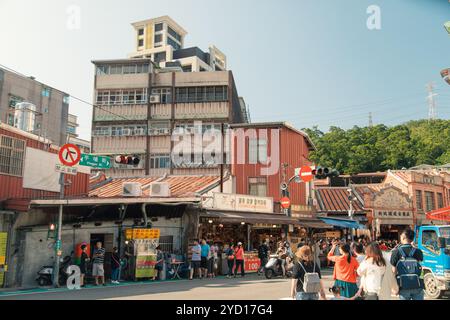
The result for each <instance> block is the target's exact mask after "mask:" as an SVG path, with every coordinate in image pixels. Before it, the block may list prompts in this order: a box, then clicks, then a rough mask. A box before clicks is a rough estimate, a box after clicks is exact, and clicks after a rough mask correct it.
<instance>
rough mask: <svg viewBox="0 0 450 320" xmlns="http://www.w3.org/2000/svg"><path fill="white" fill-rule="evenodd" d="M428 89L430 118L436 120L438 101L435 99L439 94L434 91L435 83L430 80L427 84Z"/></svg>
mask: <svg viewBox="0 0 450 320" xmlns="http://www.w3.org/2000/svg"><path fill="white" fill-rule="evenodd" d="M426 88H427V91H428V97H427V100H428V120H435V119H436V115H437V112H436V101H435V100H434V97H435V96H437V93H434V92H433V89H434V86H433V83H432V82H430V83H428V84H427V85H426Z"/></svg>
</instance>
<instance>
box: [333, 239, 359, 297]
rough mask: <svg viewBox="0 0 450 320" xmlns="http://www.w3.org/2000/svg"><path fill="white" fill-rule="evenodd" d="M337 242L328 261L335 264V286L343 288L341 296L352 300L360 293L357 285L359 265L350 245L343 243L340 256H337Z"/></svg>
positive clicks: (334, 242)
mask: <svg viewBox="0 0 450 320" xmlns="http://www.w3.org/2000/svg"><path fill="white" fill-rule="evenodd" d="M337 244H338V243H337V241H333V246H332V248H331V250H330V252H329V253H328V256H327V258H328V260H330V261H333V262H334V263H335V265H334V270H333V279H334V280H335V284H334V285H335V286H337V287H341V295H342V296H343V297H346V298H352V297H354V296H355V295H356V293H357V292H358V286H357V284H356V276H357V272H356V271H357V269H358V267H359V263H358V261H357V260H356V258H355V257H353V255H352V253H351V250H350V245H349V244H347V243H342V244H341V245H340V246H339V253H340V254H341V255H340V256H336V255H335V253H334V252H335V250H336V248H337Z"/></svg>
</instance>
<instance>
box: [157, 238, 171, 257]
mask: <svg viewBox="0 0 450 320" xmlns="http://www.w3.org/2000/svg"><path fill="white" fill-rule="evenodd" d="M159 246H160V247H161V251H162V252H167V253H172V252H173V236H160V237H159Z"/></svg>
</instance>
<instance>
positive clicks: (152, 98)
mask: <svg viewBox="0 0 450 320" xmlns="http://www.w3.org/2000/svg"><path fill="white" fill-rule="evenodd" d="M150 103H160V97H159V95H156V94H152V95H151V96H150Z"/></svg>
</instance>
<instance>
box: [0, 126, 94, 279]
mask: <svg viewBox="0 0 450 320" xmlns="http://www.w3.org/2000/svg"><path fill="white" fill-rule="evenodd" d="M58 150H59V148H58V146H56V145H53V144H51V141H50V140H48V139H43V138H42V137H39V136H37V135H34V134H31V133H27V132H24V131H22V130H19V129H17V128H15V127H12V126H9V125H7V124H4V123H0V186H1V187H0V236H1V237H2V238H3V239H2V240H3V241H1V242H0V252H2V253H4V254H0V287H1V286H2V285H4V284H5V283H7V284H12V283H14V281H15V280H14V279H13V277H14V276H13V274H17V273H19V274H20V273H21V272H20V270H19V269H18V268H22V267H23V266H22V265H21V264H20V263H17V261H18V259H19V260H20V259H21V254H23V252H22V251H21V249H22V246H23V245H25V242H24V240H25V239H23V238H21V232H20V229H21V228H23V227H24V226H26V225H36V224H38V223H39V222H40V220H39V219H40V218H41V216H40V215H39V213H38V214H36V215H34V214H31V209H30V206H31V202H32V201H33V200H36V199H42V198H50V199H55V198H58V197H59V191H60V185H59V173H58V172H56V170H55V165H56V164H57V163H58V161H59V160H58V155H57V153H58ZM77 170H78V173H77V174H76V175H66V176H65V185H66V187H65V189H64V193H65V195H66V196H67V197H85V196H87V195H88V192H89V176H90V169H89V168H87V167H80V166H77ZM56 212H57V211H53V212H52V213H53V220H51V221H55V220H54V219H55V215H56ZM48 221H50V220H48ZM46 222H47V221H46ZM28 244H29V245H30V246H33V245H36V243H28ZM33 267H34V268H36V267H37V266H33ZM6 270H8V272H6V273H5V271H6ZM35 272H37V271H34V274H35ZM5 275H6V276H5Z"/></svg>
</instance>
